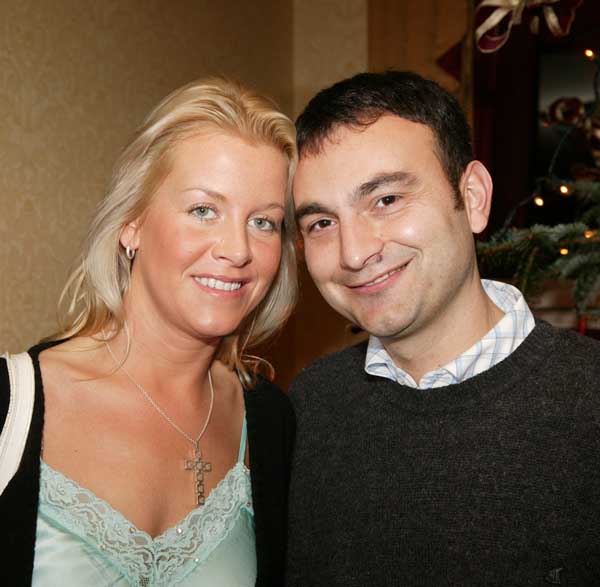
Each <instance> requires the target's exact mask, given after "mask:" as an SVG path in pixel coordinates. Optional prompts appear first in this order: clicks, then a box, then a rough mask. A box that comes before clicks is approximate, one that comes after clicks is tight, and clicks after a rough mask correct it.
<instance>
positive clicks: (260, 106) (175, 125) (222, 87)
mask: <svg viewBox="0 0 600 587" xmlns="http://www.w3.org/2000/svg"><path fill="white" fill-rule="evenodd" d="M215 128H216V129H220V130H222V131H224V132H227V133H233V134H235V135H238V136H241V137H242V138H246V139H248V140H251V141H255V142H258V143H260V144H266V145H268V146H273V147H275V148H277V149H278V150H279V151H280V152H282V153H283V154H284V155H285V156H286V157H287V160H288V162H289V165H288V168H289V174H288V194H287V198H288V205H286V213H285V220H284V225H283V229H282V254H281V262H280V266H279V270H278V273H277V275H276V277H275V280H274V281H273V283H272V285H271V287H270V289H269V291H268V292H267V295H266V296H265V298H264V299H263V300H262V301H261V302H260V303H259V304H258V306H257V307H256V308H255V309H254V311H253V312H252V313H251V314H250V315H249V316H246V318H245V319H244V321H243V322H242V324H240V326H239V327H238V329H237V330H236V332H234V333H232V334H231V335H229V336H227V337H226V338H225V339H224V340H223V342H222V344H221V345H220V347H219V352H218V358H219V359H221V360H222V361H224V362H225V363H226V364H227V365H229V366H230V367H231V368H233V369H236V370H237V372H238V374H239V376H240V378H241V379H242V381H243V382H244V383H246V384H248V383H250V382H251V375H250V372H251V369H250V367H252V366H256V361H257V358H256V357H252V356H249V355H246V354H245V350H246V348H248V347H251V346H254V345H256V344H258V343H260V342H262V341H264V340H265V339H267V338H268V337H269V336H270V335H272V334H273V333H274V332H275V331H276V330H278V329H279V328H280V327H281V326H282V325H283V324H284V322H285V320H286V319H287V318H288V317H289V315H290V313H291V311H292V309H293V307H294V304H295V301H296V296H297V280H296V256H295V250H294V242H295V229H294V227H295V224H294V219H293V207H292V206H291V205H290V202H289V200H290V198H291V195H290V189H291V178H292V175H293V173H294V170H295V167H296V162H297V155H296V133H295V129H294V125H293V123H292V122H291V121H290V120H289V118H288V117H287V116H285V115H284V114H282V113H281V112H279V110H278V109H277V107H276V106H275V104H274V103H273V102H272V101H271V100H269V99H268V98H266V97H264V96H262V95H260V94H258V93H256V92H254V91H252V90H249V89H248V88H245V87H243V86H242V85H241V84H239V83H238V82H235V81H231V80H227V79H225V78H220V77H215V78H208V79H203V80H199V81H196V82H192V83H190V84H188V85H186V86H184V87H182V88H180V89H178V90H176V91H174V92H173V93H171V94H170V95H169V96H167V97H166V98H165V99H164V100H163V101H162V102H161V103H160V104H159V105H158V106H157V107H156V108H154V110H152V112H150V114H149V115H148V117H147V118H146V120H145V121H144V123H143V124H142V126H141V127H140V128H139V129H138V130H137V132H136V133H135V135H134V137H133V140H132V141H131V142H130V144H129V145H128V146H127V147H126V148H125V150H124V151H123V153H122V154H121V156H120V158H119V160H118V161H117V164H116V166H115V171H114V174H113V178H112V183H111V186H110V189H109V192H108V194H107V196H106V197H105V198H104V200H103V201H102V202H101V203H100V205H99V207H98V209H97V212H96V215H95V217H94V219H93V221H92V224H91V226H90V228H89V231H88V233H87V237H86V239H85V241H84V245H83V249H82V253H81V255H80V258H79V260H78V264H77V267H76V269H75V270H74V271H73V273H72V274H71V275H70V277H69V279H68V281H67V284H66V286H65V289H64V290H63V293H62V295H61V302H60V304H59V319H60V324H61V330H60V332H59V333H58V334H56V335H55V336H53V337H52V338H54V339H62V338H67V337H71V336H75V335H80V336H84V335H87V336H94V335H97V334H99V333H102V332H103V331H105V330H109V331H110V332H113V333H117V332H119V331H120V330H121V328H123V325H124V324H125V316H124V310H123V295H124V293H125V291H126V290H127V288H128V285H129V279H130V261H129V259H127V257H126V255H125V250H124V249H123V247H122V246H121V244H120V241H119V238H120V235H121V231H122V230H123V228H124V227H125V226H126V225H127V224H128V223H130V222H132V221H133V220H135V219H136V218H138V217H139V216H140V215H141V214H142V213H143V212H144V211H145V210H146V208H147V207H148V205H149V203H150V201H151V199H152V196H153V195H154V193H155V191H156V189H157V188H158V186H159V185H160V183H161V181H162V180H163V179H164V177H165V176H166V175H167V173H168V172H169V156H168V155H169V153H170V152H171V151H172V149H173V147H174V146H175V145H176V144H177V143H178V142H179V141H181V140H183V139H185V138H187V137H190V136H193V135H195V134H198V133H200V132H202V131H203V130H214V129H215Z"/></svg>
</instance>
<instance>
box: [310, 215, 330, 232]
mask: <svg viewBox="0 0 600 587" xmlns="http://www.w3.org/2000/svg"><path fill="white" fill-rule="evenodd" d="M332 224H333V221H332V220H330V219H329V218H321V220H317V221H316V222H313V223H312V224H310V225H309V226H308V231H307V232H317V231H319V230H325V229H326V228H329V227H330V226H331V225H332Z"/></svg>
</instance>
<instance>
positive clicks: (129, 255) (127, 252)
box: [125, 245, 135, 261]
mask: <svg viewBox="0 0 600 587" xmlns="http://www.w3.org/2000/svg"><path fill="white" fill-rule="evenodd" d="M125 256H126V257H127V258H128V259H129V260H130V261H133V258H134V257H135V249H132V248H131V247H130V246H129V245H127V246H126V247H125Z"/></svg>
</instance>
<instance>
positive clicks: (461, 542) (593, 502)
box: [287, 322, 600, 587]
mask: <svg viewBox="0 0 600 587" xmlns="http://www.w3.org/2000/svg"><path fill="white" fill-rule="evenodd" d="M365 351H366V343H363V344H361V345H358V346H356V347H352V348H350V349H347V350H344V351H342V352H340V353H337V354H334V355H331V356H329V357H326V358H323V359H320V360H318V361H317V362H315V363H314V364H313V365H311V366H310V367H308V368H307V369H305V370H304V371H303V372H302V373H301V374H300V375H299V377H298V378H297V379H296V381H295V382H294V384H293V385H292V393H291V395H292V401H293V403H294V404H295V408H296V415H297V424H298V429H297V437H296V454H295V459H294V464H293V471H292V486H291V495H290V527H289V537H290V541H289V549H288V576H287V577H288V579H287V584H288V585H289V586H293V587H296V586H298V587H300V586H301V587H311V586H313V585H319V586H321V585H322V586H328V587H329V586H338V585H339V586H344V587H353V586H356V587H368V586H374V587H384V586H388V585H389V586H392V585H393V586H398V585H408V586H413V585H435V586H437V585H510V586H513V585H548V584H560V585H600V426H599V424H600V344H598V343H597V342H596V341H592V340H591V339H586V338H584V337H581V336H579V335H576V334H574V333H570V332H565V331H559V330H557V329H555V328H553V327H551V326H550V325H548V324H546V323H543V322H541V323H538V324H537V326H536V328H535V329H534V330H533V332H532V333H531V334H530V335H529V336H528V337H527V339H526V340H525V341H524V342H523V343H522V344H521V346H519V348H518V349H517V350H516V351H515V352H513V353H512V355H510V357H508V358H507V359H505V360H504V361H502V362H501V363H499V364H498V365H496V366H494V367H492V368H491V369H489V370H488V371H486V372H484V373H482V374H480V375H477V376H475V377H473V378H471V379H468V380H467V381H465V382H463V383H460V384H457V385H451V386H448V387H443V388H438V389H429V390H418V389H412V388H409V387H404V386H401V385H399V384H397V383H394V382H392V381H390V380H387V379H383V378H378V377H373V376H370V375H368V374H366V373H365V371H364V360H365Z"/></svg>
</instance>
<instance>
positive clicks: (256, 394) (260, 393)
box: [244, 375, 292, 410]
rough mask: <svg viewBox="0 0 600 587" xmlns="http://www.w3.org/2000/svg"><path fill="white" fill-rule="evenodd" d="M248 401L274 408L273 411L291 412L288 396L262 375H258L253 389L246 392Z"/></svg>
mask: <svg viewBox="0 0 600 587" xmlns="http://www.w3.org/2000/svg"><path fill="white" fill-rule="evenodd" d="M244 394H245V396H246V398H247V401H248V400H251V401H255V402H257V403H260V404H263V405H269V406H273V409H280V410H287V409H290V410H291V405H292V404H291V402H290V399H289V398H288V396H287V394H286V393H284V392H283V391H282V389H281V388H280V387H279V386H278V385H277V384H275V383H273V382H272V381H269V380H268V379H266V378H265V377H263V376H262V375H257V376H256V379H255V380H254V383H253V385H252V386H251V387H249V388H246V389H245V390H244Z"/></svg>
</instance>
